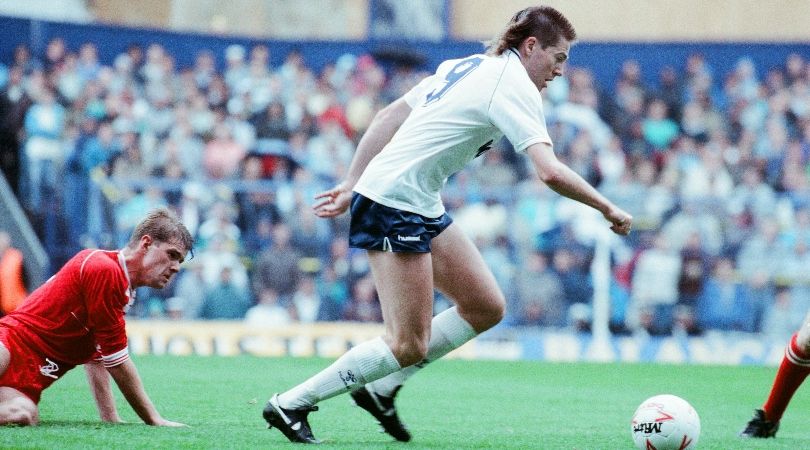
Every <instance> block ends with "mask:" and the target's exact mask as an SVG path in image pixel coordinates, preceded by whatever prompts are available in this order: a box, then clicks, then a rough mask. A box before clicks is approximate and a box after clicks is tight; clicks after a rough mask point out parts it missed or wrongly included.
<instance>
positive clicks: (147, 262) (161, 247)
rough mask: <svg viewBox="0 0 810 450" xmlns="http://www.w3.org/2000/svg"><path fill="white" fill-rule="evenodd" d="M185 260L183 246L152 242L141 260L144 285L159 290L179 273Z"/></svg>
mask: <svg viewBox="0 0 810 450" xmlns="http://www.w3.org/2000/svg"><path fill="white" fill-rule="evenodd" d="M185 259H186V250H185V249H184V248H183V246H181V245H178V244H173V243H168V242H160V241H152V243H151V245H149V246H148V248H147V249H146V254H145V255H144V259H143V268H144V274H143V275H144V278H145V280H144V281H145V283H144V284H145V285H146V286H149V287H152V288H155V289H161V288H163V287H164V286H166V285H167V284H168V283H169V281H170V280H171V279H172V277H173V276H174V275H175V274H176V273H177V272H179V271H180V264H182V263H183V261H185Z"/></svg>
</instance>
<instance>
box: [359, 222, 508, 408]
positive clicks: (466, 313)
mask: <svg viewBox="0 0 810 450" xmlns="http://www.w3.org/2000/svg"><path fill="white" fill-rule="evenodd" d="M431 251H432V253H431V254H432V259H433V279H434V285H435V287H436V289H438V290H439V291H441V292H442V293H444V294H445V295H446V296H447V297H448V298H450V300H452V301H453V302H454V303H455V305H456V306H454V307H452V308H449V309H447V310H446V311H442V312H441V313H439V314H437V315H436V317H434V318H433V320H432V323H431V334H430V341H429V343H428V350H427V355H426V358H425V359H424V360H421V361H419V363H418V364H415V365H412V366H408V367H405V368H404V369H402V370H401V371H399V372H397V373H395V374H392V375H390V376H388V377H386V378H384V379H380V380H378V381H376V382H374V383H371V386H370V387H371V388H372V389H374V390H375V391H376V392H377V393H379V394H382V395H385V396H390V395H391V394H392V393H393V391H394V390H395V389H396V388H397V387H398V386H400V385H402V383H403V382H404V381H405V379H407V378H408V377H409V376H411V375H412V374H413V373H414V372H416V371H417V370H419V369H420V368H422V367H424V366H425V365H426V364H427V363H429V362H431V361H434V360H436V359H438V358H441V357H442V356H444V355H446V354H447V353H449V352H451V351H452V350H454V349H456V348H458V347H460V346H461V345H463V344H464V343H465V342H467V341H469V340H470V339H472V338H474V337H475V336H477V335H478V334H479V333H481V332H483V331H486V330H488V329H489V328H491V327H493V326H494V325H496V324H497V323H498V322H500V320H501V319H502V318H503V315H504V309H505V305H506V301H505V299H504V296H503V293H502V292H501V290H500V288H499V287H498V284H497V282H496V281H495V276H494V275H492V272H491V271H490V270H489V268H488V267H487V265H486V263H485V262H484V259H483V258H482V257H481V254H480V253H479V252H478V249H477V248H476V247H475V244H473V242H472V241H471V240H470V239H469V238H468V237H467V236H466V235H465V234H464V233H463V232H462V231H461V229H460V228H459V227H458V226H456V225H454V224H452V225H450V226H449V227H447V229H445V230H444V231H443V232H442V233H441V234H440V235H438V236H437V237H436V238H434V239H433V240H432V241H431Z"/></svg>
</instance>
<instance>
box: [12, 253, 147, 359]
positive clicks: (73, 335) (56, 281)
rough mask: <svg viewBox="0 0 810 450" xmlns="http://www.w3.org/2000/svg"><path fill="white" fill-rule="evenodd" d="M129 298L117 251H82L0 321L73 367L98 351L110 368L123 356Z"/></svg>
mask: <svg viewBox="0 0 810 450" xmlns="http://www.w3.org/2000/svg"><path fill="white" fill-rule="evenodd" d="M134 299H135V295H134V291H133V290H132V289H131V288H130V284H129V275H128V273H127V269H126V263H125V261H124V258H123V256H122V255H121V254H120V253H119V252H117V251H105V250H83V251H81V252H79V253H78V254H76V256H74V257H73V258H71V259H70V260H69V261H68V262H67V263H66V264H65V265H64V267H62V268H61V269H60V270H59V271H58V272H57V273H56V275H54V276H53V277H51V278H50V279H49V280H48V281H47V282H45V283H44V284H43V285H42V286H40V287H39V288H38V289H37V290H35V291H34V292H32V293H31V295H30V296H28V298H27V299H26V300H25V301H24V302H23V304H22V305H20V307H19V308H17V309H16V310H15V311H13V312H12V313H11V314H9V315H7V316H5V317H3V318H2V319H0V322H2V323H4V324H6V325H9V326H11V327H13V328H14V329H15V331H17V332H18V333H20V335H21V337H22V338H23V339H25V341H26V342H27V343H28V344H29V345H30V346H31V347H32V348H33V349H36V350H37V351H39V352H41V353H42V354H43V355H44V356H48V357H50V358H53V359H55V360H59V361H63V362H66V363H70V364H74V365H79V364H84V363H86V362H87V361H89V360H90V359H92V358H93V356H94V355H96V353H97V352H98V353H99V354H100V355H101V359H102V361H103V363H104V365H105V366H107V367H113V366H116V365H118V364H121V363H122V362H124V361H126V360H127V359H128V358H129V352H128V351H127V335H126V327H125V323H124V313H125V312H126V310H127V309H128V307H129V305H130V304H131V303H132V301H134Z"/></svg>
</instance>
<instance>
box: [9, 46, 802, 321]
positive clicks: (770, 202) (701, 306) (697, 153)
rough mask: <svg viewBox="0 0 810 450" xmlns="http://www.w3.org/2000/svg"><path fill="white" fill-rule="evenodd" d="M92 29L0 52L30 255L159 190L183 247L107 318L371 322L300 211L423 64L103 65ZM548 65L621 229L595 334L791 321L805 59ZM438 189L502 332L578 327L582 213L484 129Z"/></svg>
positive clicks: (206, 57)
mask: <svg viewBox="0 0 810 450" xmlns="http://www.w3.org/2000/svg"><path fill="white" fill-rule="evenodd" d="M99 45H101V43H99V42H85V43H83V44H82V45H81V46H79V47H78V48H69V47H68V46H67V45H66V43H65V41H64V40H63V39H61V38H58V37H57V38H53V39H51V40H50V41H49V42H48V43H47V46H46V47H45V52H44V53H43V54H33V53H32V52H31V51H30V49H29V48H28V47H27V46H26V45H19V46H18V47H17V48H16V50H15V52H14V55H13V60H11V61H10V62H9V63H8V64H0V146H1V147H0V164H1V165H2V170H3V173H4V174H5V176H6V178H7V179H8V181H9V183H10V184H11V185H12V188H13V189H14V191H15V193H16V194H17V197H18V200H19V201H20V203H21V205H22V206H23V207H24V210H25V212H26V214H27V216H28V218H29V219H30V220H31V222H32V223H33V224H34V227H35V230H36V233H37V235H38V237H39V238H40V239H41V241H42V242H43V244H44V245H45V248H46V249H47V252H48V254H49V255H50V256H51V259H52V262H51V263H52V265H53V267H52V269H56V268H58V267H59V266H61V264H63V263H64V262H65V260H66V258H68V257H70V256H71V255H72V254H73V253H74V252H76V251H78V250H80V249H81V248H85V247H102V248H120V247H122V246H123V245H124V244H125V243H126V241H127V239H128V237H129V233H130V232H131V230H132V227H133V226H134V225H135V224H136V223H137V221H138V220H139V219H140V218H141V217H142V216H143V215H144V214H145V213H146V212H147V211H148V210H150V209H151V208H153V207H156V206H169V207H170V208H172V209H174V210H176V211H177V213H178V214H179V215H180V216H181V217H182V218H183V220H184V222H185V223H186V225H187V226H188V227H189V229H190V230H191V232H192V233H193V234H194V235H195V237H196V239H197V244H196V246H195V248H194V256H193V258H191V259H190V260H189V261H188V262H187V263H186V264H185V270H184V271H183V272H181V274H180V275H179V276H178V278H177V279H175V280H174V281H173V283H172V284H171V285H170V286H169V287H168V288H167V289H164V290H161V291H152V290H149V289H148V288H144V289H142V290H141V291H139V292H138V299H139V300H138V302H136V306H135V308H134V309H133V310H132V311H131V312H130V314H132V315H134V316H137V317H144V318H147V317H148V318H166V319H171V320H175V319H177V320H185V319H189V320H192V319H232V320H245V321H247V322H250V323H255V324H262V325H266V326H274V325H281V324H286V323H292V322H313V321H334V320H351V321H368V322H379V321H381V312H380V308H379V305H378V303H377V299H376V292H375V290H374V286H373V283H372V282H371V279H370V274H369V271H368V265H367V262H366V259H365V255H364V252H363V251H358V250H355V249H350V248H349V247H348V240H347V232H348V217H347V216H343V217H341V218H338V219H336V220H323V219H318V218H316V217H315V216H314V214H312V211H311V205H312V204H313V196H314V194H315V193H317V192H319V191H322V190H324V189H327V188H329V187H331V186H333V185H334V184H335V183H337V182H338V181H339V180H340V179H341V177H342V176H343V174H344V172H345V171H346V169H347V167H348V164H349V162H350V161H351V158H352V154H353V152H354V149H355V146H356V143H357V142H358V140H359V138H360V137H361V136H362V134H363V132H364V130H365V129H366V127H367V126H368V124H369V122H370V120H371V118H372V117H373V115H374V113H375V112H376V111H377V110H379V109H380V108H381V107H383V106H385V105H386V104H388V103H389V102H391V101H392V100H394V99H396V98H397V97H399V96H400V95H402V94H403V93H405V92H406V91H407V90H408V89H409V88H410V87H411V86H413V85H415V84H416V82H418V81H419V80H420V79H421V78H422V77H423V76H425V75H427V74H428V73H427V72H425V71H424V70H423V69H421V68H418V67H414V66H411V65H403V64H400V65H393V66H390V65H389V66H386V65H383V64H381V63H380V62H379V61H378V60H377V59H375V57H373V56H371V55H369V54H359V55H354V54H343V55H342V56H339V57H336V58H335V59H334V61H332V62H330V63H329V64H327V65H326V66H325V67H323V68H322V69H320V70H317V71H316V70H314V69H313V68H311V67H309V66H308V64H307V55H305V54H302V53H301V52H300V51H291V52H289V54H287V55H285V56H284V58H283V63H282V64H280V65H277V66H272V65H271V64H270V60H271V59H270V55H271V52H272V51H273V49H272V48H270V47H269V46H267V45H264V44H256V45H252V46H243V45H236V44H235V45H231V46H228V47H227V48H226V50H225V52H224V53H222V54H218V53H215V52H213V51H200V52H199V53H197V54H196V55H195V58H194V64H193V65H192V66H189V67H182V68H180V67H177V66H176V65H175V56H176V55H172V54H170V53H168V52H167V50H166V49H165V48H164V47H163V46H161V45H160V44H158V43H153V44H150V45H145V46H141V45H132V46H130V47H129V48H128V49H127V50H126V51H125V52H122V53H121V54H119V55H118V56H117V57H115V58H114V60H113V61H111V62H110V63H107V64H105V63H103V62H102V61H101V60H100V58H99V56H98V53H99V52H98V46H99ZM575 48H576V47H575ZM570 64H571V65H570V66H569V67H568V68H567V71H566V74H565V77H564V78H563V79H558V80H556V81H554V82H553V83H552V84H551V85H550V87H549V88H548V89H547V91H545V92H544V93H543V96H544V100H545V115H546V118H547V122H548V124H549V129H550V132H551V136H552V139H553V141H554V143H555V151H556V153H557V155H558V157H559V158H560V159H561V160H563V161H564V162H565V163H567V164H568V165H570V166H571V167H572V168H573V169H574V170H576V171H577V172H578V173H579V174H580V175H582V176H583V177H585V178H586V179H587V180H588V181H589V182H591V183H592V184H594V185H595V186H597V187H598V188H599V189H600V191H601V192H603V193H604V194H605V195H606V196H608V197H609V198H610V199H612V200H613V201H615V202H616V203H617V204H618V205H620V206H621V207H622V208H625V209H626V210H628V211H629V212H630V213H631V214H633V216H634V217H635V221H636V225H635V227H634V232H633V233H632V234H631V236H630V237H629V238H627V239H617V240H615V241H611V252H610V260H611V271H610V287H609V291H610V305H611V311H610V329H611V331H612V332H614V333H617V334H629V333H642V334H643V333H648V334H651V335H670V334H673V333H683V334H687V335H698V334H701V333H703V332H705V331H707V330H734V331H741V332H751V333H764V334H771V335H774V336H783V335H786V333H789V332H791V331H792V330H795V328H796V327H797V326H798V325H799V324H800V323H801V319H802V318H803V316H804V313H805V311H806V310H807V309H808V306H810V270H808V267H810V251H808V246H810V61H808V60H807V59H806V58H805V57H804V56H802V55H800V54H791V55H790V56H788V57H787V58H786V59H785V60H784V61H783V63H782V64H781V65H779V66H775V67H767V68H762V67H755V65H754V63H753V61H752V60H751V59H749V58H744V57H743V58H740V59H739V60H738V61H737V62H736V65H735V66H734V68H733V70H731V71H728V72H723V73H720V72H718V71H717V70H716V69H715V68H714V67H713V61H711V60H709V59H707V58H706V57H705V56H704V55H702V54H700V53H693V54H691V55H690V56H688V57H687V58H685V59H683V60H673V61H671V65H668V66H666V67H665V68H664V69H662V70H661V71H660V73H659V74H658V77H657V82H655V83H652V84H650V83H648V82H645V81H644V80H645V77H644V76H642V74H643V73H644V70H645V68H644V67H643V64H642V63H641V62H639V61H636V60H626V61H623V63H622V65H621V70H620V73H618V74H617V76H616V78H615V80H616V81H615V83H614V84H612V85H608V86H605V85H603V84H600V83H599V82H598V81H597V80H595V79H594V78H595V77H594V75H593V73H592V72H590V71H589V70H588V69H587V68H583V67H577V65H576V57H574V59H573V61H572V62H571V63H570ZM444 194H445V204H446V206H447V209H448V212H449V213H450V215H451V216H452V217H453V218H454V219H455V221H456V222H457V223H459V224H460V225H462V227H463V228H464V229H465V230H466V231H468V232H469V233H470V235H471V236H473V238H474V239H475V241H476V243H477V245H478V246H479V248H480V249H481V251H482V253H483V255H484V258H485V259H486V261H487V263H488V264H489V265H490V267H491V268H492V270H493V271H494V273H495V275H496V278H497V280H498V282H499V284H500V285H501V287H502V288H503V290H504V292H505V293H506V296H507V299H508V315H507V318H506V320H505V323H504V325H505V326H515V325H520V326H543V327H556V328H569V327H570V328H574V329H576V330H578V331H581V332H588V331H589V329H590V327H591V318H592V301H593V295H594V292H593V289H594V287H593V280H592V277H591V270H590V265H591V262H592V260H593V257H594V246H595V239H594V236H597V235H599V234H600V233H601V231H602V230H601V228H604V227H605V225H604V223H603V222H601V221H600V220H601V218H600V217H594V215H593V214H594V213H593V212H592V211H590V210H588V209H587V208H584V207H581V206H579V205H578V204H576V203H575V202H572V201H569V200H566V199H564V198H561V197H560V196H558V195H557V194H555V193H553V192H552V191H550V190H549V189H548V188H547V187H545V186H543V185H542V184H541V183H540V182H539V181H537V179H536V177H535V175H534V173H533V169H531V167H530V165H529V164H528V161H527V160H526V158H525V157H524V156H523V155H520V154H517V153H515V152H514V151H513V150H512V149H511V147H510V145H509V143H508V142H506V141H504V142H501V143H500V145H499V146H498V148H497V149H494V150H493V151H489V152H486V153H485V154H484V156H483V157H482V158H480V160H476V161H475V162H474V164H472V165H471V167H469V168H468V169H465V170H464V171H463V172H461V173H459V174H457V175H456V176H454V177H453V178H451V179H450V181H449V182H448V185H447V186H446V188H445V190H444ZM12 244H13V243H12ZM446 306H447V300H446V299H444V298H443V297H442V296H441V295H440V294H437V297H436V308H437V309H443V308H444V307H446Z"/></svg>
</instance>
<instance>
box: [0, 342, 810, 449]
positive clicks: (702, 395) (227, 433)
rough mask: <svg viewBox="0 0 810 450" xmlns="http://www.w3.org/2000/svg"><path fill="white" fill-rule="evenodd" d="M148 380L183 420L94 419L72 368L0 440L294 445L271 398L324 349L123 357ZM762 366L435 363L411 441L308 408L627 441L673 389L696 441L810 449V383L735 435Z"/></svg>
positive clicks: (357, 440)
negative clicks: (696, 417)
mask: <svg viewBox="0 0 810 450" xmlns="http://www.w3.org/2000/svg"><path fill="white" fill-rule="evenodd" d="M134 359H135V362H136V365H137V366H138V368H139V370H140V373H141V376H142V378H143V380H144V383H145V385H146V388H147V391H148V392H149V394H150V395H151V397H152V400H153V401H154V402H155V403H156V405H157V407H158V410H159V411H161V413H162V414H163V415H164V416H165V417H166V418H168V419H171V420H177V421H180V422H184V423H187V424H189V425H190V427H189V428H184V429H169V428H154V427H148V426H145V425H143V424H142V423H141V422H140V420H139V419H138V418H137V417H136V416H135V414H134V412H132V410H131V409H130V408H129V406H128V405H127V404H126V402H125V401H124V400H123V398H122V397H121V396H120V394H118V392H117V390H116V393H117V394H118V409H119V412H120V413H121V415H122V416H123V418H124V419H125V420H126V421H127V422H128V423H127V424H123V425H109V424H103V423H100V422H99V421H98V419H97V414H96V411H95V407H94V405H93V402H92V399H91V397H90V392H89V390H88V388H87V384H86V381H85V378H84V373H83V370H82V369H81V368H78V369H75V370H73V371H72V372H70V373H68V375H67V376H66V377H65V379H63V380H60V381H59V382H57V383H56V384H55V385H54V386H52V387H51V388H50V389H49V390H47V391H45V393H44V395H43V399H42V402H41V403H40V407H41V421H42V423H41V425H40V426H38V427H32V428H18V427H8V428H5V429H3V430H2V431H0V433H1V435H2V437H1V438H0V448H15V449H23V448H42V449H54V448H59V449H89V448H93V449H95V448H99V449H101V448H103V449H115V448H119V449H184V448H187V449H198V448H199V449H255V448H296V447H297V448H300V447H301V446H300V445H293V444H290V443H288V442H287V441H286V439H285V438H284V437H283V436H282V435H281V433H279V432H278V431H276V430H272V431H269V430H267V429H266V428H265V424H264V421H263V420H262V418H261V410H262V407H263V406H264V403H265V402H266V401H267V399H268V398H269V396H270V395H271V394H272V393H273V392H275V391H277V390H283V389H286V388H288V387H290V386H292V385H294V384H295V383H297V382H299V381H302V380H303V379H305V378H306V377H308V376H309V375H310V374H312V373H314V372H315V371H317V370H319V369H320V368H322V367H325V365H326V364H328V363H329V361H328V360H324V359H292V358H283V359H278V358H256V357H170V356H135V357H134ZM774 373H775V369H774V368H772V367H751V366H747V367H746V366H743V367H718V366H708V367H707V366H681V365H652V364H584V363H571V364H549V363H540V362H527V361H523V362H496V361H463V360H442V361H438V362H436V363H434V364H433V365H431V366H430V367H429V368H427V369H425V370H424V371H422V372H421V373H419V374H417V375H416V376H415V377H414V378H413V379H411V380H410V382H409V383H408V385H407V386H406V387H405V388H404V389H403V390H402V391H401V393H400V397H399V401H398V405H399V408H400V415H401V417H402V418H403V420H404V421H405V422H406V423H407V424H408V425H409V427H410V429H411V431H412V433H413V435H414V440H413V441H412V442H411V443H408V444H400V443H395V442H393V441H392V440H391V439H390V438H389V437H388V436H387V435H385V434H381V433H379V432H378V428H377V425H376V423H374V421H373V419H372V418H371V416H369V415H367V414H366V413H365V412H364V411H362V410H360V409H359V408H356V407H352V406H351V405H350V402H349V398H348V396H339V397H336V398H334V399H330V400H327V401H324V402H322V403H321V405H320V407H321V410H320V411H318V412H315V413H313V414H312V415H310V422H311V423H312V426H313V429H314V431H315V435H316V436H317V437H318V438H320V439H323V440H325V441H326V445H323V446H321V447H323V448H351V449H362V448H413V449H419V448H431V449H460V448H499V449H504V448H507V449H510V448H515V449H599V450H604V449H609V450H610V449H630V448H633V444H632V439H631V437H630V417H631V415H632V413H633V411H634V410H635V408H636V406H638V404H639V403H640V402H641V401H642V400H644V399H645V398H647V397H649V396H652V395H654V394H659V393H671V394H675V395H679V396H682V397H684V398H686V399H687V400H689V401H690V402H691V403H692V404H693V405H694V406H695V408H696V409H697V411H698V413H699V414H700V418H701V422H702V429H703V430H702V433H701V436H700V442H699V445H698V448H701V449H724V450H726V449H797V448H810V429H808V427H807V426H806V424H807V423H810V395H809V394H810V388H808V387H805V389H804V390H800V391H799V392H798V394H797V395H796V397H795V398H794V401H793V404H792V405H791V408H790V409H789V410H788V413H787V414H786V416H785V417H784V418H783V420H782V429H781V430H780V431H779V435H778V437H777V438H776V439H769V440H766V441H763V440H756V441H746V440H740V439H739V438H737V437H736V433H737V432H738V431H739V430H740V429H741V428H742V427H743V425H744V424H745V422H746V421H747V420H748V418H749V417H750V415H751V413H752V411H753V408H755V407H757V406H759V405H760V404H761V403H762V401H763V400H764V398H765V395H766V393H767V391H768V389H769V387H770V384H771V381H772V379H773V375H774Z"/></svg>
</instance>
